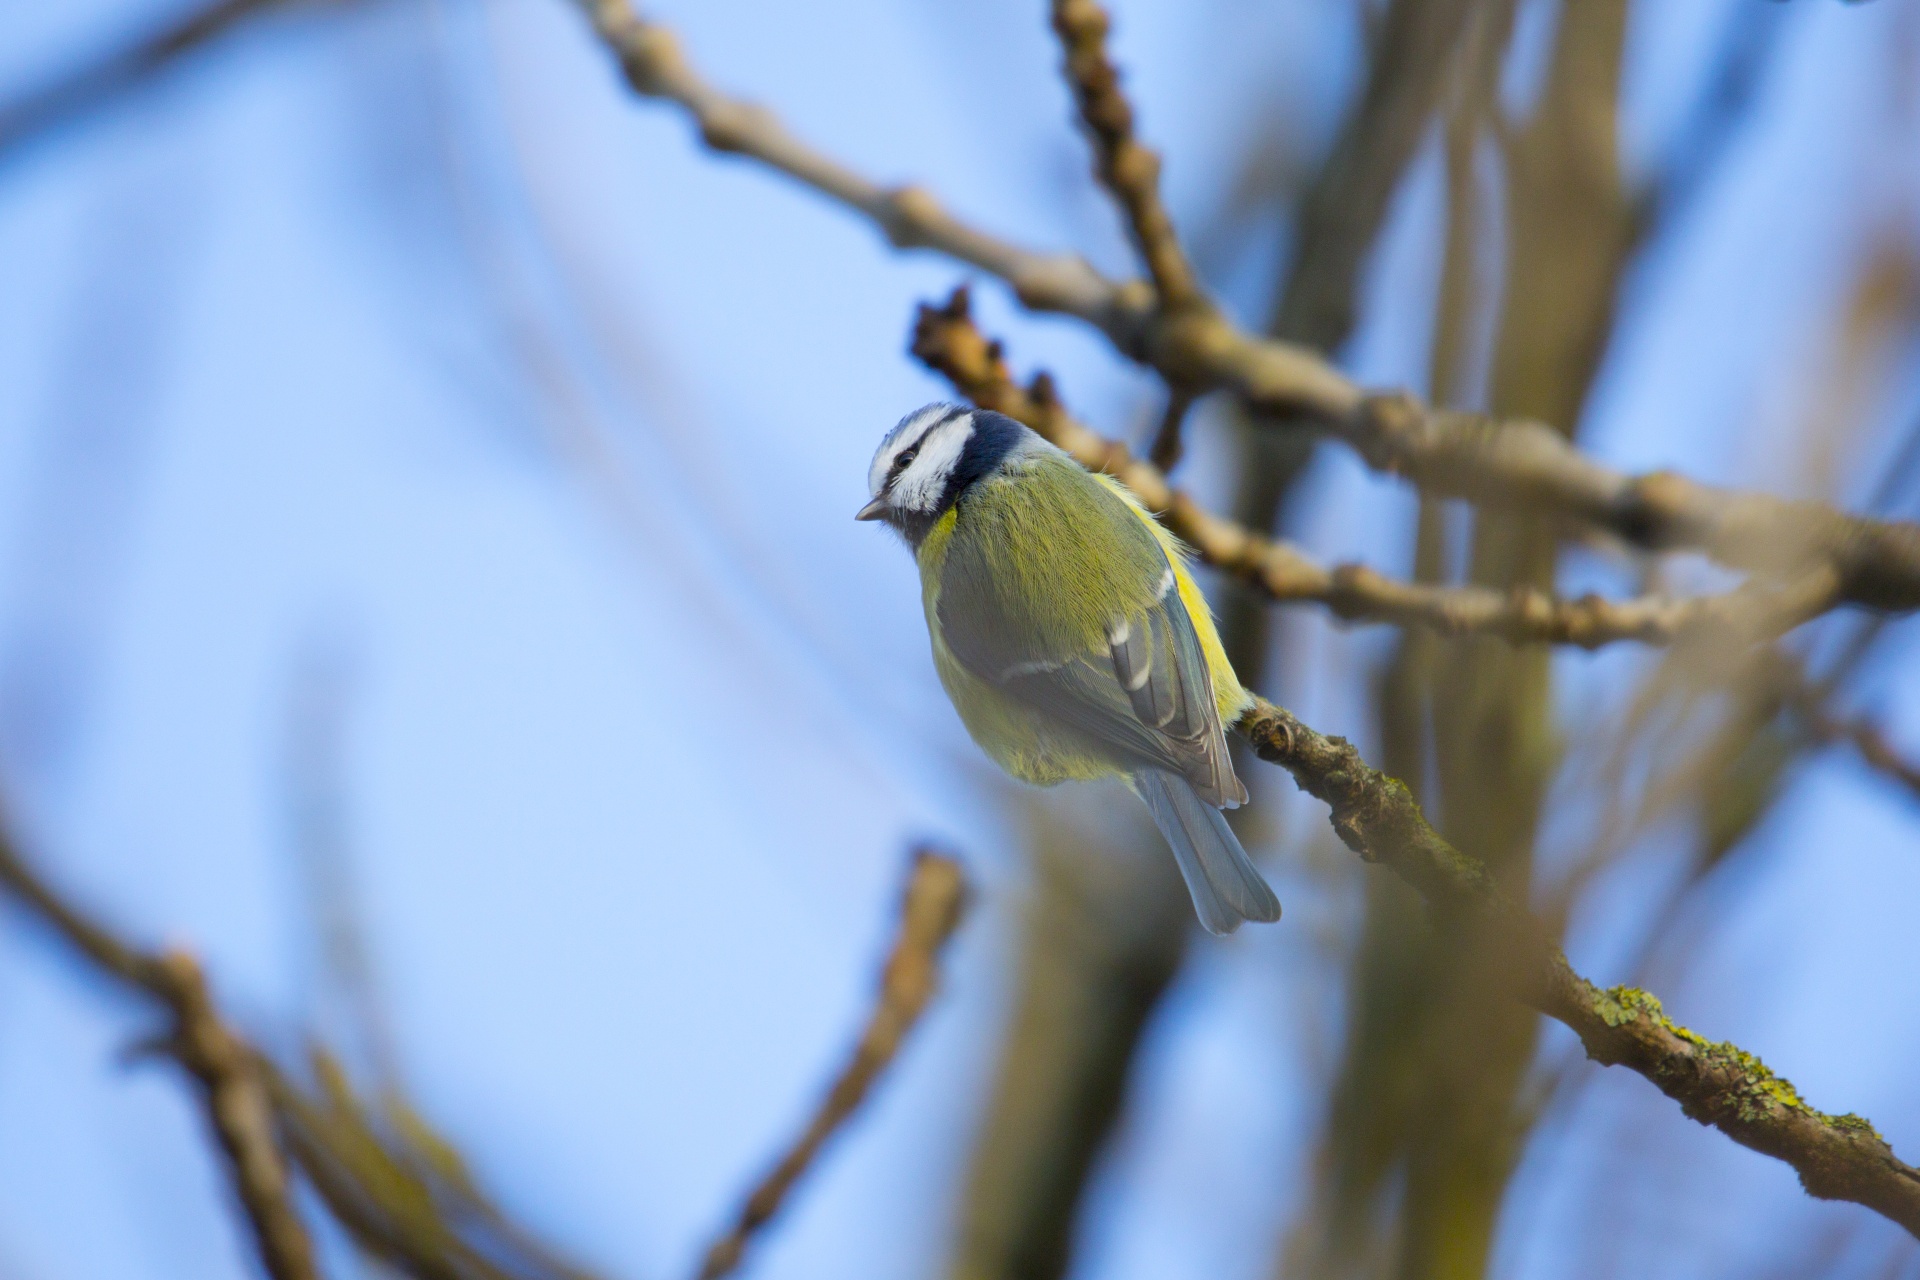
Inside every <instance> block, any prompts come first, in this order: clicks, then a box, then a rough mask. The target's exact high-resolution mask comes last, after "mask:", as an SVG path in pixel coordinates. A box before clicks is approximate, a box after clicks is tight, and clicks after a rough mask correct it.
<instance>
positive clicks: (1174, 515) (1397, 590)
mask: <svg viewBox="0 0 1920 1280" xmlns="http://www.w3.org/2000/svg"><path fill="white" fill-rule="evenodd" d="M913 353H914V355H916V356H918V357H919V358H920V359H921V360H922V361H924V362H925V363H926V364H927V365H928V366H929V367H931V368H933V369H935V370H937V371H938V372H940V373H942V374H944V375H945V376H946V378H947V379H948V381H950V382H952V383H953V385H954V387H955V388H956V389H957V390H958V391H959V392H960V393H961V394H962V395H964V396H966V397H967V398H968V399H969V400H972V401H973V402H974V403H975V404H978V405H980V406H982V407H983V408H988V409H993V410H996V411H998V412H1000V413H1004V414H1006V415H1007V416H1008V417H1010V418H1015V419H1017V420H1019V421H1021V422H1024V423H1026V424H1027V425H1028V426H1030V427H1032V428H1033V429H1034V430H1035V431H1037V432H1039V433H1040V434H1041V435H1042V436H1044V437H1045V438H1046V439H1048V440H1050V441H1051V442H1053V443H1054V444H1056V445H1058V446H1060V447H1061V448H1062V449H1064V450H1066V451H1067V452H1068V453H1069V454H1071V455H1073V457H1074V458H1075V459H1076V460H1077V461H1078V462H1080V464H1081V465H1083V466H1085V467H1087V468H1088V469H1089V470H1093V471H1104V472H1106V473H1107V474H1108V475H1111V476H1113V477H1114V478H1115V479H1116V480H1118V481H1120V482H1121V483H1122V484H1124V485H1126V486H1127V487H1128V488H1129V489H1131V490H1132V491H1133V492H1134V494H1135V495H1136V496H1137V497H1138V498H1139V499H1140V501H1141V502H1142V503H1144V504H1145V505H1146V507H1147V509H1148V510H1150V511H1152V512H1154V514H1155V515H1156V516H1157V517H1158V518H1159V520H1160V522H1161V523H1162V524H1164V525H1166V527H1167V528H1168V529H1169V530H1171V531H1172V532H1173V533H1174V535H1175V536H1176V537H1178V538H1179V539H1180V540H1181V541H1183V542H1185V543H1186V544H1187V545H1188V546H1190V547H1192V548H1193V549H1194V552H1195V553H1196V554H1197V555H1198V556H1199V557H1200V559H1202V560H1203V561H1205V562H1206V563H1208V564H1211V565H1213V566H1215V567H1216V568H1218V569H1220V570H1222V571H1224V572H1226V573H1229V574H1231V575H1233V577H1234V578H1236V579H1237V580H1239V581H1241V582H1244V583H1246V584H1247V585H1248V586H1250V587H1253V588H1254V589H1255V590H1257V591H1260V592H1261V593H1263V594H1264V595H1266V596H1267V597H1268V598H1269V599H1271V600H1274V601H1278V602H1282V603H1285V602H1295V601H1298V602H1309V603H1315V604H1321V605H1325V606H1326V607H1327V608H1328V609H1329V610H1331V611H1332V612H1333V614H1334V615H1335V616H1336V617H1340V618H1343V619H1346V620H1348V621H1359V622H1382V623H1391V624H1395V625H1400V626H1420V627H1426V628H1428V629H1429V630H1432V631H1435V632H1438V633H1440V634H1442V635H1467V634H1478V635H1493V636H1499V637H1500V638H1501V639H1504V640H1506V641H1508V642H1510V643H1513V644H1542V643H1544V644H1571V645H1578V646H1580V647H1582V648H1587V649H1594V648H1598V647H1600V646H1601V645H1605V644H1611V643H1614V642H1616V641H1621V640H1637V641H1640V642H1642V643H1646V644H1666V643H1670V642H1672V641H1673V640H1675V639H1678V638H1680V637H1681V636H1683V635H1688V634H1693V633H1698V632H1703V631H1707V630H1713V629H1725V630H1726V631H1727V632H1728V633H1730V634H1737V635H1739V636H1741V637H1742V638H1743V639H1744V640H1746V641H1748V642H1750V641H1751V640H1753V639H1758V638H1762V637H1766V636H1771V635H1778V634H1780V633H1781V632H1784V631H1786V630H1788V629H1790V628H1792V627H1794V626H1798V625H1799V624H1800V623H1802V622H1804V621H1806V620H1807V619H1809V618H1811V617H1814V616H1817V615H1818V614H1820V613H1822V612H1824V611H1825V610H1826V609H1827V608H1829V607H1831V604H1832V595H1833V591H1832V579H1831V578H1830V577H1820V576H1817V575H1816V576H1814V577H1811V578H1808V579H1804V580H1802V581H1801V582H1800V583H1797V584H1795V585H1794V586H1793V587H1791V588H1789V589H1784V590H1775V589H1772V588H1762V587H1752V586H1750V587H1744V588H1742V589H1740V590H1738V591H1734V592H1730V593H1728V594H1726V595H1718V596H1696V597H1690V598H1679V599H1676V598H1671V597H1661V596H1648V597H1643V598H1640V599H1635V600H1621V601H1612V600H1605V599H1602V598H1601V597H1599V596H1595V595H1588V596H1583V597H1581V598H1580V599H1578V600H1566V599H1562V598H1560V597H1558V596H1554V595H1550V594H1548V593H1547V592H1544V591H1537V590H1532V589H1527V588H1523V589H1520V590H1515V591H1498V590H1495V589H1493V588H1490V587H1478V586H1438V585H1431V584H1427V583H1413V582H1401V581H1398V580H1395V579H1392V578H1388V577H1386V576H1385V575H1383V574H1380V573H1377V572H1375V571H1374V570H1372V569H1369V568H1367V567H1366V566H1365V565H1358V564H1341V565H1334V566H1332V567H1331V568H1329V567H1327V566H1324V565H1322V564H1320V563H1318V562H1317V561H1315V560H1314V559H1313V558H1312V557H1311V556H1309V555H1308V554H1307V553H1306V551H1304V550H1302V549H1301V548H1300V547H1298V546H1295V545H1294V544H1293V543H1291V542H1288V541H1285V540H1284V539H1272V538H1268V537H1266V536H1265V535H1263V534H1260V533H1256V532H1255V531H1253V530H1252V529H1249V528H1247V527H1246V526H1245V525H1241V524H1237V523H1235V522H1233V521H1231V520H1226V519H1223V518H1221V517H1220V516H1217V515H1214V514H1212V513H1211V512H1209V511H1207V510H1206V509H1205V508H1203V507H1202V506H1201V505H1200V504H1199V503H1198V502H1196V501H1195V500H1194V499H1193V498H1192V496H1190V495H1189V494H1187V493H1186V492H1184V491H1183V490H1180V489H1177V488H1175V487H1173V485H1171V484H1170V483H1169V482H1168V480H1167V477H1166V474H1165V473H1164V472H1163V471H1161V470H1160V469H1159V468H1158V467H1156V466H1154V465H1153V464H1152V463H1149V462H1145V461H1142V460H1140V459H1138V458H1135V457H1133V456H1132V454H1131V453H1130V452H1129V451H1128V449H1127V447H1126V446H1125V445H1124V444H1120V443H1118V442H1116V441H1111V440H1107V439H1105V438H1103V437H1101V436H1100V435H1098V434H1097V433H1095V432H1094V431H1093V430H1092V429H1091V428H1089V427H1086V426H1083V425H1082V424H1081V423H1079V422H1076V421H1075V420H1074V419H1073V418H1072V417H1071V416H1070V415H1069V414H1068V413H1067V411H1066V409H1065V408H1064V407H1063V406H1062V405H1061V403H1060V400H1059V397H1058V396H1057V394H1056V393H1055V391H1054V389H1053V383H1052V380H1051V379H1050V378H1048V377H1047V376H1046V375H1045V374H1041V375H1039V376H1037V377H1036V378H1035V379H1034V381H1033V383H1032V385H1031V386H1030V387H1022V386H1020V384H1019V383H1017V382H1015V381H1014V380H1013V376H1012V374H1011V373H1010V372H1009V371H1008V369H1007V365H1006V361H1005V359H1004V358H1003V356H1002V354H1001V350H1000V346H999V344H998V343H996V342H993V341H991V340H989V339H988V338H987V337H986V335H984V334H982V333H981V332H980V330H979V329H978V328H976V327H975V326H974V323H973V320H972V317H971V315H970V313H969V304H968V297H967V293H966V291H965V290H964V289H959V290H955V291H954V293H953V295H952V296H951V297H949V298H948V300H947V302H946V304H945V305H944V306H939V307H933V306H922V307H921V308H920V312H919V316H918V319H917V321H916V323H915V325H914V333H913Z"/></svg>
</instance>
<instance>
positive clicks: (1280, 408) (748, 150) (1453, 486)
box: [577, 0, 1920, 611]
mask: <svg viewBox="0 0 1920 1280" xmlns="http://www.w3.org/2000/svg"><path fill="white" fill-rule="evenodd" d="M577 2H578V3H579V4H580V5H581V6H582V8H583V9H585V11H586V12H587V14H588V16H589V17H590V18H591V19H592V20H593V23H594V26H595V29H596V30H597V31H598V33H599V34H600V36H601V38H602V39H603V40H604V41H605V42H606V44H607V45H608V46H609V48H610V49H612V50H613V52H614V53H615V54H616V55H617V56H618V57H619V59H620V64H621V67H622V69H623V71H624V72H625V74H626V78H627V81H628V83H629V84H630V85H631V86H632V87H633V89H634V90H635V92H637V93H639V94H641V95H643V96H646V97H652V98H662V99H666V100H669V101H672V102H675V103H677V104H679V105H680V106H681V107H683V108H684V109H686V111H687V112H688V113H689V114H690V115H691V116H692V117H693V118H694V121H695V123H696V124H697V125H698V127H699V129H700V133H701V137H702V138H703V139H704V140H705V142H706V143H707V145H708V146H710V147H712V148H714V149H715V150H717V151H722V152H726V153H729V154H735V155H741V156H746V157H749V158H751V159H754V160H757V161H759V162H760V163H763V164H766V165H768V166H770V167H772V168H774V169H777V170H779V171H780V172H782V173H785V174H787V175H788V176H789V177H792V178H794V179H795V180H797V181H799V182H801V183H803V184H804V185H806V186H808V187H810V188H812V189H813V190H815V191H817V192H819V193H820V194H822V195H825V196H827V197H828V198H830V199H832V200H835V201H837V202H839V203H840V204H843V205H845V206H847V207H848V208H850V209H852V210H854V211H856V212H858V213H859V214H861V215H862V216H864V217H866V218H867V219H869V220H870V221H872V222H873V223H874V224H875V225H876V226H878V227H879V228H880V229H881V230H882V231H883V232H884V233H885V234H886V236H887V237H888V239H889V240H890V241H892V243H893V244H895V245H896V246H898V247H901V248H925V249H931V250H934V251H936V252H939V253H942V254H945V255H946V256H948V257H951V258H954V259H956V260H958V261H960V262H964V263H967V264H969V265H971V266H974V267H977V268H979V269H980V270H982V271H985V272H987V273H988V274H989V275H993V276H995V277H997V278H999V279H1001V280H1003V281H1005V282H1006V283H1007V284H1008V285H1009V286H1010V287H1011V288H1012V289H1013V291H1014V293H1015V294H1016V295H1017V296H1018V297H1019V299H1020V301H1021V302H1022V303H1023V304H1024V305H1026V306H1027V307H1029V308H1031V309H1033V310H1036V311H1052V312H1060V313H1064V314H1067V315H1073V316H1077V317H1079V318H1080V319H1082V320H1085V321H1086V322H1088V323H1089V324H1092V325H1094V326H1096V327H1097V328H1099V329H1100V330H1101V331H1102V332H1104V333H1105V334H1106V335H1107V336H1108V337H1109V338H1110V339H1111V340H1112V341H1113V343H1114V344H1115V345H1116V346H1117V347H1118V348H1119V349H1120V351H1122V352H1123V353H1125V354H1126V355H1127V356H1129V357H1130V358H1133V359H1136V360H1140V361H1143V362H1145V363H1148V364H1151V365H1153V366H1154V367H1155V368H1156V369H1158V370H1159V371H1160V372H1161V373H1163V374H1164V375H1165V376H1166V377H1167V378H1168V380H1169V381H1170V382H1171V383H1173V384H1176V385H1181V386H1187V387H1191V388H1192V389H1193V391H1194V392H1195V393H1196V394H1198V393H1204V392H1207V391H1212V390H1227V391H1231V392H1233V393H1234V394H1235V395H1237V396H1239V397H1240V398H1241V399H1242V400H1244V401H1245V402H1246V403H1247V404H1248V405H1249V406H1250V407H1251V408H1252V409H1254V410H1255V411H1256V412H1257V413H1258V414H1260V415H1262V416H1263V418H1270V419H1297V420H1300V421H1302V422H1304V423H1305V424H1306V425H1308V426H1310V427H1311V428H1312V429H1314V430H1317V431H1320V432H1322V433H1325V434H1327V435H1331V436H1333V437H1335V438H1337V439H1340V440H1342V441H1344V442H1346V443H1347V444H1348V445H1350V446H1351V447H1353V448H1354V449H1355V450H1356V451H1357V452H1358V453H1359V454H1360V455H1361V457H1362V458H1364V459H1365V460H1366V461H1367V462H1368V463H1369V464H1370V465H1372V466H1373V467H1375V468H1377V469H1379V470H1382V471H1386V472H1391V473H1393V474H1397V475H1402V476H1405V477H1406V478H1408V479H1409V480H1412V481H1413V482H1415V483H1416V484H1419V485H1420V486H1422V487H1423V488H1424V489H1426V490H1427V491H1428V492H1430V493H1433V494H1437V495H1441V496H1448V497H1458V498H1466V499H1470V500H1472V501H1474V502H1479V503H1484V504H1486V505H1489V506H1498V507H1509V508H1524V509H1530V510H1538V511H1543V512H1548V513H1554V514H1559V515H1562V516H1565V517H1568V518H1571V519H1576V520H1580V521H1583V522H1586V523H1589V524H1591V525H1593V526H1595V527H1597V528H1600V529H1604V530H1607V531H1609V532H1611V533H1612V534H1614V535H1615V536H1617V537H1619V538H1621V539H1623V540H1625V541H1626V542H1628V543H1631V544H1633V545H1635V546H1640V547H1646V548H1652V549H1671V548H1682V547H1688V548H1697V549H1699V550H1702V551H1705V552H1707V553H1708V554H1709V555H1711V556H1713V557H1714V558H1715V559H1718V560H1720V561H1721V562H1722V563H1725V564H1727V565H1730V566H1732V567H1734V568H1739V569H1744V570H1749V571H1754V572H1761V573H1766V574H1769V575H1774V576H1779V577H1782V578H1788V579H1799V578H1802V577H1804V576H1805V575H1806V573H1807V572H1808V571H1809V570H1810V569H1818V568H1821V567H1828V568H1830V569H1831V571H1832V572H1833V573H1834V574H1835V575H1836V577H1837V580H1838V588H1837V591H1836V599H1837V600H1839V601H1842V602H1849V603H1853V604H1857V605H1864V606H1867V607H1870V608H1878V609H1887V610H1896V611H1910V610H1913V609H1915V608H1920V525H1915V524H1913V523H1911V522H1906V521H1883V520H1873V519H1869V518H1865V517H1861V516H1855V515H1849V514H1845V513H1842V512H1840V511H1838V510H1835V509H1834V508H1832V507H1830V506H1826V505H1824V504H1821V503H1815V502H1803V501H1793V500H1789V499H1784V498H1777V497H1772V496H1770V495H1765V494H1757V493H1746V492H1740V491H1736V490H1731V489H1724V488H1719V487H1716V486H1711V485H1703V484H1699V483H1697V482H1694V481H1691V480H1687V479H1685V478H1683V477H1681V476H1678V475H1674V474H1672V473H1668V472H1656V473H1653V474H1649V475H1643V476H1634V475H1628V474H1626V473H1624V472H1620V471H1616V470H1614V469H1613V468H1610V467H1607V466H1604V465H1603V464H1601V463H1599V462H1596V461H1594V460H1593V459H1591V458H1589V457H1587V456H1586V455H1584V454H1582V453H1581V452H1579V451H1578V450H1577V449H1575V448H1574V447H1573V446H1572V445H1571V444H1570V443H1568V441H1567V440H1566V439H1565V438H1564V437H1563V436H1562V435H1561V434H1560V433H1559V432H1556V431H1554V430H1552V429H1550V428H1548V427H1546V426H1543V425H1541V424H1540V423H1537V422H1530V421H1526V420H1524V419H1511V420H1495V419H1491V418H1487V417H1484V416H1480V415H1474V414H1464V413H1451V412H1442V411H1437V410H1435V409H1433V408H1431V407H1430V406H1428V405H1425V404H1423V403H1422V402H1420V401H1419V400H1418V399H1416V398H1414V397H1412V396H1410V395H1406V394H1404V393H1400V392H1390V393H1376V392H1370V391H1368V390H1366V389H1364V388H1362V387H1361V386H1359V385H1358V384H1356V383H1355V382H1353V380H1352V379H1350V378H1348V377H1347V376H1346V375H1345V374H1343V373H1341V372H1340V371H1339V370H1337V369H1335V368H1334V367H1333V366H1332V365H1330V364H1329V363H1328V362H1327V361H1326V360H1325V359H1323V358H1322V357H1321V356H1319V355H1318V354H1316V353H1314V352H1312V351H1309V350H1306V349H1305V348H1302V347H1298V346H1294V345H1292V344H1289V343H1285V342H1280V341H1276V340H1272V339H1263V338H1259V337H1256V336H1254V335H1251V334H1249V333H1247V332H1246V331H1244V330H1242V329H1240V328H1238V327H1236V326H1235V325H1233V324H1232V323H1231V322H1230V321H1228V320H1227V319H1226V318H1225V317H1224V316H1222V315H1221V314H1220V313H1219V312H1218V311H1216V310H1214V309H1212V308H1205V307H1195V308H1187V309H1183V310H1179V311H1173V312H1167V313H1162V312H1161V311H1160V310H1159V309H1158V308H1156V307H1155V306H1154V290H1153V288H1152V287H1151V286H1150V285H1149V284H1147V283H1146V282H1145V281H1128V282H1124V283H1116V282H1114V281H1112V280H1109V279H1107V278H1106V277H1105V276H1102V275H1101V274H1100V273H1099V272H1098V271H1096V270H1094V269H1093V267H1091V266H1090V265H1088V263H1087V262H1086V260H1085V259H1083V258H1081V257H1078V256H1076V255H1070V254H1059V255H1046V254H1039V253H1034V252H1032V251H1030V250H1028V249H1025V248H1023V247H1021V246H1019V245H1015V244H1013V243H1011V242H1009V241H1006V240H1003V239H1000V238H998V237H996V236H993V235H989V234H988V233H986V232H984V231H981V230H979V229H978V228H975V227H973V226H972V225H970V224H968V223H965V222H962V221H961V220H959V219H958V218H955V217H954V216H952V215H951V214H949V213H947V212H946V211H945V210H944V209H942V208H941V206H940V204H939V202H938V200H936V199H935V198H934V197H933V196H932V195H931V194H930V193H928V192H927V191H925V190H923V189H921V188H918V187H911V186H905V187H888V186H883V185H881V184H879V183H876V182H873V181H872V180H871V179H868V178H867V177H865V176H863V175H861V174H859V173H856V172H854V171H853V170H851V169H849V168H847V167H846V166H845V165H843V164H841V163H840V162H839V161H837V160H835V159H833V158H832V157H829V156H827V155H825V154H823V153H821V152H820V151H817V150H815V149H814V148H812V147H811V146H809V145H807V144H806V143H804V142H802V141H801V140H800V139H798V138H797V137H795V136H794V135H793V134H791V133H789V132H788V131H787V130H786V128H785V127H784V126H783V125H782V124H781V123H780V122H779V120H778V118H777V117H775V116H774V115H772V114H771V113H770V112H768V111H766V110H765V109H763V108H760V107H757V106H754V105H752V104H749V103H746V102H743V101H741V100H739V99H736V98H732V97H729V96H727V95H726V94H723V93H721V92H720V91H718V90H716V89H714V88H713V87H712V86H711V85H709V84H708V83H707V82H706V81H705V80H703V79H701V78H700V76H699V75H698V74H697V73H696V72H694V70H693V69H692V68H691V67H690V66H689V65H688V64H687V62H686V60H685V58H684V57H683V56H682V54H681V52H680V48H679V45H678V43H677V42H676V41H675V40H674V38H673V36H672V34H671V33H670V32H668V31H667V30H666V29H665V28H663V27H661V26H659V25H658V24H655V23H651V22H647V21H644V20H642V19H641V18H640V17H638V16H637V15H636V14H635V13H634V12H633V10H632V8H631V6H630V5H629V4H628V3H627V0H577Z"/></svg>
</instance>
